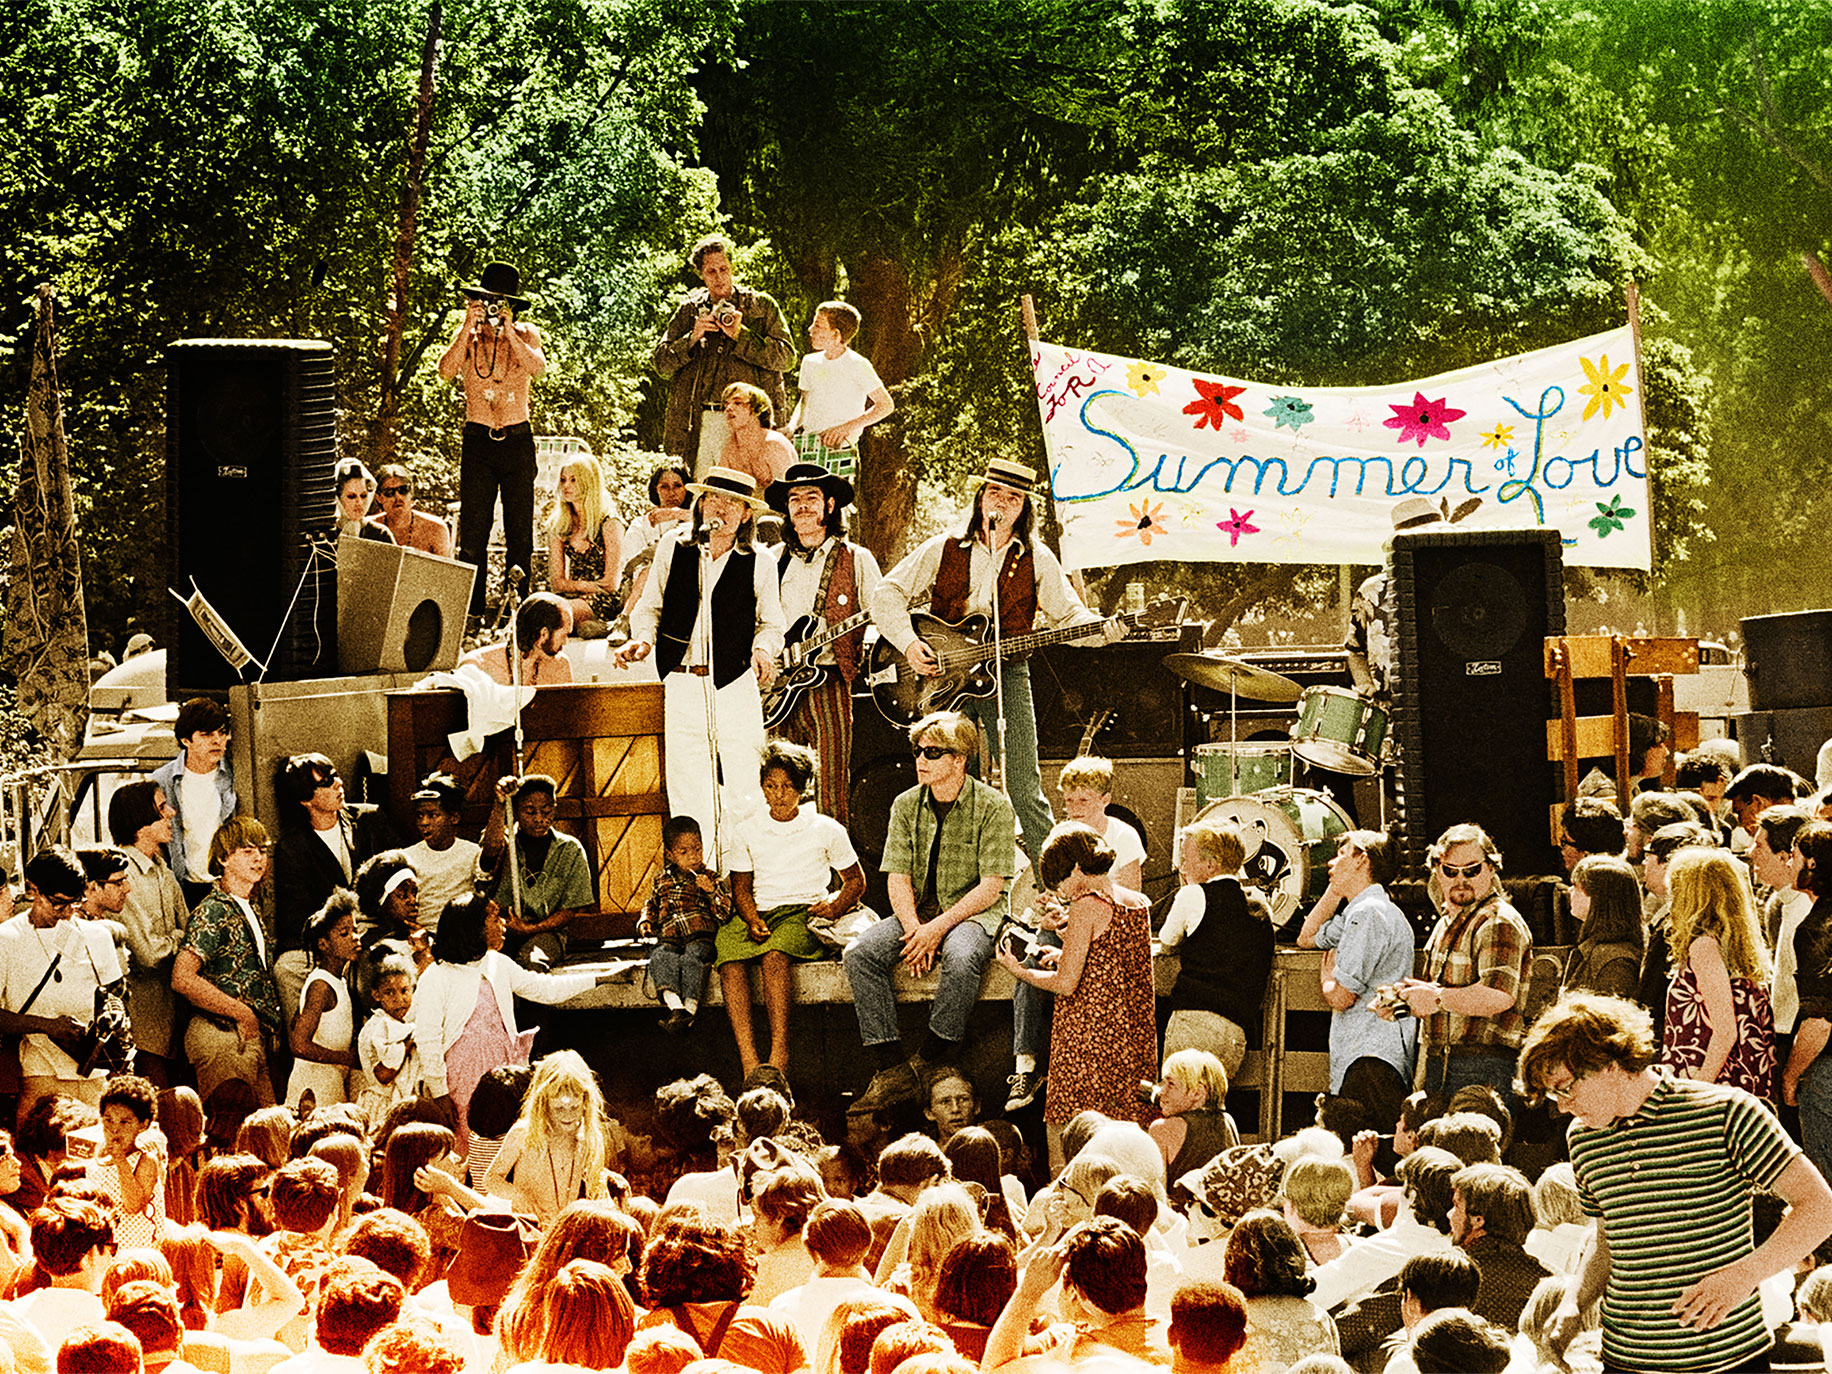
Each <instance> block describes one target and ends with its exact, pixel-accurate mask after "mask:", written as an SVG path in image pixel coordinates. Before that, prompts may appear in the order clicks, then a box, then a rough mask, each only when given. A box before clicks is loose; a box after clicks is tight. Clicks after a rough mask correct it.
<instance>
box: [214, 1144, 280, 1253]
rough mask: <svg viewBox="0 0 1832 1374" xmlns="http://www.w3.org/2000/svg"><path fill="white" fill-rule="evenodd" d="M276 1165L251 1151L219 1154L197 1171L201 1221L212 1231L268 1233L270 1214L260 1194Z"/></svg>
mask: <svg viewBox="0 0 1832 1374" xmlns="http://www.w3.org/2000/svg"><path fill="white" fill-rule="evenodd" d="M272 1173H273V1170H272V1168H271V1167H270V1166H269V1165H268V1164H267V1162H266V1161H265V1160H263V1159H260V1158H258V1157H257V1156H255V1155H251V1154H231V1155H218V1156H217V1157H216V1158H215V1159H212V1160H209V1161H208V1162H206V1163H205V1164H204V1166H203V1167H202V1168H201V1169H199V1170H198V1171H197V1220H198V1221H199V1222H201V1223H202V1224H203V1225H204V1226H205V1227H207V1228H208V1229H210V1230H212V1231H238V1230H246V1231H248V1232H249V1233H250V1234H252V1235H259V1234H262V1233H263V1232H264V1230H265V1229H266V1228H265V1220H266V1214H265V1213H264V1212H263V1211H262V1209H261V1207H260V1204H259V1202H258V1200H257V1197H256V1190H257V1189H265V1187H266V1185H267V1179H268V1176H269V1175H270V1174H272Z"/></svg>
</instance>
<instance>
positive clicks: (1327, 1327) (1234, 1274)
mask: <svg viewBox="0 0 1832 1374" xmlns="http://www.w3.org/2000/svg"><path fill="white" fill-rule="evenodd" d="M1308 1262H1309V1256H1308V1255H1306V1254H1305V1252H1304V1242H1303V1241H1301V1240H1299V1239H1298V1233H1297V1232H1296V1231H1294V1230H1292V1229H1291V1226H1290V1224H1289V1223H1287V1222H1286V1220H1285V1218H1284V1217H1282V1216H1279V1215H1278V1214H1277V1213H1276V1212H1263V1211H1262V1212H1249V1213H1247V1215H1246V1216H1244V1217H1242V1218H1241V1219H1240V1224H1239V1225H1237V1226H1236V1227H1235V1228H1234V1230H1233V1231H1232V1232H1230V1233H1229V1235H1228V1248H1227V1251H1226V1253H1225V1255H1224V1256H1223V1260H1222V1263H1223V1266H1224V1269H1225V1274H1226V1278H1227V1281H1228V1282H1229V1283H1231V1284H1233V1285H1234V1286H1235V1287H1236V1288H1238V1289H1240V1291H1241V1296H1242V1297H1244V1298H1246V1300H1247V1344H1246V1346H1245V1347H1244V1348H1243V1350H1242V1352H1241V1367H1242V1368H1244V1369H1257V1370H1260V1371H1261V1372H1262V1374H1282V1371H1283V1370H1284V1369H1285V1368H1286V1367H1287V1366H1289V1365H1292V1364H1295V1363H1297V1362H1298V1361H1299V1360H1301V1359H1303V1358H1304V1357H1305V1356H1306V1355H1313V1354H1317V1353H1319V1352H1327V1353H1328V1354H1331V1355H1335V1354H1339V1353H1340V1352H1341V1343H1340V1341H1339V1340H1338V1338H1337V1335H1336V1323H1335V1321H1334V1320H1333V1319H1332V1318H1331V1317H1330V1315H1329V1313H1327V1312H1325V1311H1324V1310H1323V1309H1322V1308H1321V1307H1318V1306H1317V1304H1316V1303H1314V1302H1312V1301H1311V1300H1310V1293H1311V1290H1312V1289H1313V1288H1315V1287H1316V1280H1314V1279H1312V1278H1311V1276H1310V1275H1309V1274H1308V1273H1306V1272H1305V1267H1306V1265H1307V1263H1308Z"/></svg>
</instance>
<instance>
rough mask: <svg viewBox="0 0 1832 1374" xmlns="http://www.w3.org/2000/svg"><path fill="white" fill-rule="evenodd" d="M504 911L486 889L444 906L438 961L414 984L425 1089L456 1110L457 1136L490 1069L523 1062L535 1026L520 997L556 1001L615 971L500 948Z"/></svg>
mask: <svg viewBox="0 0 1832 1374" xmlns="http://www.w3.org/2000/svg"><path fill="white" fill-rule="evenodd" d="M502 948H503V917H502V913H501V912H500V911H499V910H498V909H497V906H496V903H495V902H492V901H491V900H490V899H489V898H487V897H484V896H481V895H472V896H468V897H460V898H459V899H458V900H457V901H455V902H453V903H452V904H451V905H450V906H448V907H446V909H445V915H444V916H442V917H440V919H439V929H438V930H437V931H436V932H435V933H434V935H433V959H434V961H435V962H434V963H433V966H432V967H431V968H429V969H427V970H426V972H425V973H424V974H422V975H421V977H420V983H419V986H418V987H416V988H415V989H414V997H413V1023H414V1033H413V1039H414V1047H415V1048H416V1049H418V1050H419V1052H420V1066H421V1070H422V1072H423V1074H424V1075H425V1079H426V1087H427V1091H429V1092H430V1093H431V1094H432V1095H433V1096H434V1097H449V1098H450V1099H451V1101H452V1105H453V1106H455V1107H456V1108H457V1109H458V1125H459V1139H460V1140H463V1139H464V1138H465V1132H464V1130H463V1127H464V1119H465V1112H466V1110H467V1108H469V1106H470V1103H471V1093H472V1092H473V1091H474V1090H475V1089H476V1087H477V1083H478V1080H480V1079H481V1078H482V1077H483V1076H484V1075H485V1074H487V1073H488V1072H489V1071H490V1070H491V1069H494V1068H499V1067H500V1066H502V1065H504V1064H526V1063H527V1062H528V1046H529V1044H530V1043H531V1042H532V1041H533V1039H534V1032H533V1031H532V1030H529V1031H527V1032H523V1031H520V1030H518V1029H517V1027H516V1024H515V999H516V998H517V997H526V998H527V999H528V1000H529V1001H531V1002H545V1003H548V1004H552V1003H555V1002H564V1001H565V1000H566V999H567V998H569V997H576V996H578V994H580V993H582V992H584V991H585V990H586V989H587V988H591V987H595V986H597V985H598V984H599V983H601V982H609V981H610V974H609V973H608V972H607V973H605V974H603V975H599V974H594V973H590V972H586V973H536V972H535V971H534V970H533V969H528V968H524V967H522V966H521V965H520V964H518V963H516V962H515V960H513V959H511V958H510V957H509V956H508V955H506V954H504V953H503V952H502Z"/></svg>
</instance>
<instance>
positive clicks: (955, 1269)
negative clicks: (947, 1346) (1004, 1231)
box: [935, 1231, 1018, 1361]
mask: <svg viewBox="0 0 1832 1374" xmlns="http://www.w3.org/2000/svg"><path fill="white" fill-rule="evenodd" d="M1017 1291H1018V1259H1017V1254H1016V1252H1015V1251H1014V1250H1013V1249H1012V1245H1011V1241H1009V1240H1008V1239H1006V1237H1004V1236H1003V1235H996V1234H994V1233H993V1232H990V1231H981V1232H979V1233H977V1234H975V1235H971V1236H962V1237H961V1238H960V1239H959V1240H957V1241H955V1242H954V1246H953V1248H952V1249H950V1250H949V1251H948V1257H947V1258H946V1259H944V1260H943V1261H942V1262H941V1272H940V1273H939V1274H938V1275H937V1276H936V1279H935V1324H936V1325H937V1326H939V1327H940V1328H941V1329H942V1330H943V1331H946V1332H947V1333H948V1339H949V1340H951V1341H953V1342H954V1348H955V1349H956V1350H958V1351H960V1353H961V1354H962V1355H964V1356H966V1357H967V1358H968V1359H970V1360H974V1361H978V1360H980V1359H981V1358H983V1357H984V1356H985V1354H986V1338H987V1337H988V1336H990V1335H991V1334H992V1324H993V1323H994V1322H996V1321H997V1320H998V1319H999V1313H1000V1312H1002V1311H1004V1310H1005V1304H1006V1303H1008V1302H1010V1301H1011V1295H1012V1294H1013V1293H1015V1292H1017Z"/></svg>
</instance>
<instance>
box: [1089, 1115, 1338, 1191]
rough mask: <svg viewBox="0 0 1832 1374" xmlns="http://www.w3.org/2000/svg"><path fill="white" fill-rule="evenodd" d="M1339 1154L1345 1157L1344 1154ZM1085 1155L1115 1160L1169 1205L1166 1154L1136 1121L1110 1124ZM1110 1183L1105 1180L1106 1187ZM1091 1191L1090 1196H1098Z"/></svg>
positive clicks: (1097, 1134) (1121, 1170) (1122, 1170)
mask: <svg viewBox="0 0 1832 1374" xmlns="http://www.w3.org/2000/svg"><path fill="white" fill-rule="evenodd" d="M1337 1153H1341V1151H1340V1150H1338V1151H1337ZM1082 1154H1083V1155H1086V1156H1088V1157H1089V1158H1092V1159H1106V1160H1111V1161H1112V1162H1113V1163H1115V1164H1117V1165H1118V1166H1119V1168H1118V1170H1117V1172H1119V1173H1122V1174H1130V1175H1131V1176H1132V1177H1133V1178H1136V1179H1140V1180H1142V1181H1144V1182H1145V1183H1147V1184H1149V1185H1151V1191H1152V1192H1153V1193H1154V1194H1156V1195H1157V1198H1158V1200H1159V1201H1160V1202H1168V1200H1169V1199H1168V1197H1167V1196H1166V1194H1165V1191H1164V1152H1163V1151H1162V1150H1160V1149H1159V1148H1158V1142H1157V1141H1155V1140H1153V1139H1152V1138H1151V1136H1150V1135H1149V1134H1147V1133H1146V1130H1145V1128H1144V1127H1143V1126H1140V1125H1138V1124H1137V1123H1136V1122H1132V1121H1110V1122H1108V1123H1107V1124H1106V1125H1105V1126H1102V1127H1101V1128H1100V1129H1099V1130H1098V1131H1096V1132H1095V1133H1094V1134H1093V1135H1092V1136H1090V1137H1089V1138H1088V1143H1087V1145H1086V1147H1084V1149H1083V1150H1082ZM1106 1181H1107V1180H1106V1179H1102V1180H1101V1182H1102V1183H1105V1182H1106ZM1094 1192H1095V1190H1094V1189H1092V1188H1090V1189H1089V1190H1088V1196H1089V1197H1090V1198H1091V1197H1093V1196H1094Z"/></svg>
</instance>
